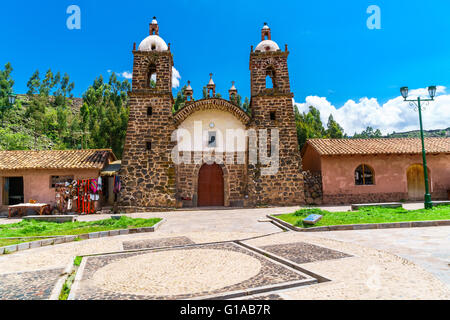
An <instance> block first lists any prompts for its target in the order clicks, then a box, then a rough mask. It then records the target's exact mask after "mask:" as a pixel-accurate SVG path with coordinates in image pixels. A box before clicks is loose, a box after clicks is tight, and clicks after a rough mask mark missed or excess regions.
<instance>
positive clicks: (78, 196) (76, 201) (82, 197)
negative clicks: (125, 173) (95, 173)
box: [55, 178, 102, 215]
mask: <svg viewBox="0 0 450 320" xmlns="http://www.w3.org/2000/svg"><path fill="white" fill-rule="evenodd" d="M101 193H102V178H98V179H88V180H74V181H72V182H71V183H70V182H66V183H63V184H57V185H56V208H55V209H56V210H57V211H59V212H60V213H66V212H78V213H79V214H82V215H85V214H94V213H95V212H96V211H97V210H96V204H97V205H98V201H99V200H100V194H101Z"/></svg>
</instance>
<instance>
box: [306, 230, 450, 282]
mask: <svg viewBox="0 0 450 320" xmlns="http://www.w3.org/2000/svg"><path fill="white" fill-rule="evenodd" d="M314 236H316V237H320V238H327V239H334V240H340V241H345V242H349V243H355V244H359V245H362V246H367V247H371V248H376V249H379V250H383V251H387V252H390V253H393V254H396V255H398V256H400V257H403V258H405V259H407V260H409V261H412V262H414V263H416V264H418V265H419V266H421V267H423V268H424V269H425V270H427V271H429V272H431V273H432V274H434V275H435V276H436V277H437V278H439V279H440V280H442V281H443V282H444V283H446V284H447V286H448V287H449V288H450V227H448V226H447V227H445V226H444V227H430V228H410V229H386V230H355V231H332V232H322V233H320V234H314Z"/></svg>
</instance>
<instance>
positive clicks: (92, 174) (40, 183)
mask: <svg viewBox="0 0 450 320" xmlns="http://www.w3.org/2000/svg"><path fill="white" fill-rule="evenodd" d="M99 174H100V171H99V170H97V169H77V170H73V169H72V170H11V171H0V210H5V209H7V206H5V205H3V204H4V199H3V192H4V191H3V190H4V183H5V180H4V178H6V177H23V184H24V186H23V188H24V201H25V203H28V202H29V201H30V200H37V201H38V202H42V203H49V204H52V205H54V204H55V203H56V201H55V196H56V194H55V189H52V188H51V187H50V177H51V176H74V178H75V180H85V179H95V178H98V177H99Z"/></svg>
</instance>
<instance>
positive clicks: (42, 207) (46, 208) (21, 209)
mask: <svg viewBox="0 0 450 320" xmlns="http://www.w3.org/2000/svg"><path fill="white" fill-rule="evenodd" d="M27 210H33V211H34V212H36V213H37V214H39V215H43V214H50V205H49V204H46V203H22V204H16V205H14V206H9V215H8V218H12V217H13V216H14V214H15V213H16V214H18V215H19V217H21V216H23V215H24V214H25V213H26V212H27Z"/></svg>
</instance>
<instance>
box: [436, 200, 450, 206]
mask: <svg viewBox="0 0 450 320" xmlns="http://www.w3.org/2000/svg"><path fill="white" fill-rule="evenodd" d="M431 204H432V205H433V207H437V206H450V201H432V202H431Z"/></svg>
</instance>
